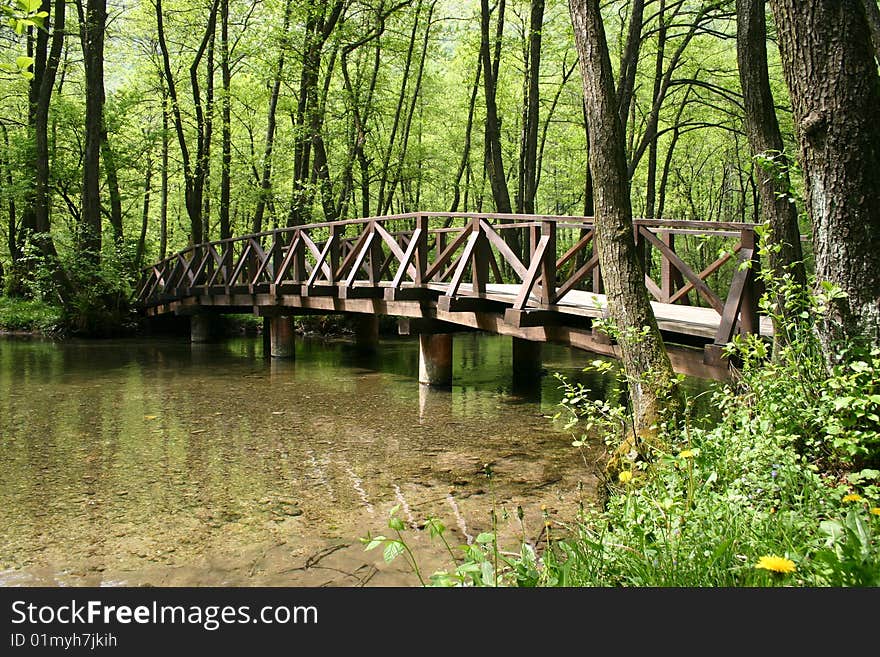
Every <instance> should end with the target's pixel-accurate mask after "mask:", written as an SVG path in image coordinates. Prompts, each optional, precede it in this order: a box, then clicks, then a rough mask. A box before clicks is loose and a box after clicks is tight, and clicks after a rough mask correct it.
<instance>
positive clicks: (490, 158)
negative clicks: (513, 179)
mask: <svg viewBox="0 0 880 657" xmlns="http://www.w3.org/2000/svg"><path fill="white" fill-rule="evenodd" d="M498 12H499V16H498V25H499V31H500V29H501V27H500V26H501V25H503V23H504V0H501V2H500V3H499V5H498ZM489 17H490V16H489V0H481V1H480V34H481V35H482V36H481V40H480V56H481V57H482V60H483V89H484V94H485V97H486V137H485V139H486V169H487V174H488V176H489V183H490V185H491V186H492V198H493V199H494V201H495V210H496V211H498V212H505V213H508V212H511V211H512V206H511V204H510V192H509V191H508V189H507V179H506V177H505V175H504V163H503V160H502V158H501V121H500V119H499V118H498V107H497V105H496V103H495V90H496V88H497V86H498V69H497V68H496V65H493V63H492V57H491V54H490V48H489ZM499 41H500V37H499V36H498V35H496V46H497V45H498V43H499ZM507 232H514V231H507Z"/></svg>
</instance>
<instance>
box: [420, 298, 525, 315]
mask: <svg viewBox="0 0 880 657" xmlns="http://www.w3.org/2000/svg"><path fill="white" fill-rule="evenodd" d="M509 307H510V304H507V303H504V302H503V301H498V300H497V299H487V298H485V297H452V296H446V295H445V294H444V295H442V296H440V297H439V298H438V299H437V309H438V310H442V311H445V312H451V313H503V312H504V311H505V310H506V309H507V308H509Z"/></svg>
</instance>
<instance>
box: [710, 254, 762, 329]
mask: <svg viewBox="0 0 880 657" xmlns="http://www.w3.org/2000/svg"><path fill="white" fill-rule="evenodd" d="M752 254H753V251H752V249H742V250H741V251H740V263H744V262H747V261H749V260H751V259H752ZM749 273H750V271H749V270H748V269H740V268H737V271H736V274H734V276H733V280H732V281H731V282H730V292H728V294H727V303H726V304H725V305H724V312H722V313H721V323H720V324H719V325H718V332H717V333H716V334H715V340H714V343H715V344H716V345H725V344H727V343H728V342H730V339H731V338H732V337H733V331H734V328H735V327H736V318H737V315H738V314H739V310H740V307H741V306H742V302H743V292H744V291H745V289H746V282H747V281H748V278H749Z"/></svg>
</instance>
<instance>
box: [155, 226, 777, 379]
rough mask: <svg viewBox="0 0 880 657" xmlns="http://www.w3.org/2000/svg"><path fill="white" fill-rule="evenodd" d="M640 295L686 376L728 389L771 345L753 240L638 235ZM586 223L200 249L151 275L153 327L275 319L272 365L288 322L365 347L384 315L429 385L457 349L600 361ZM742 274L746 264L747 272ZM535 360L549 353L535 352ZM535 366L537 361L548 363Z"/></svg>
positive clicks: (651, 230) (282, 235) (598, 295)
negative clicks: (327, 319)
mask: <svg viewBox="0 0 880 657" xmlns="http://www.w3.org/2000/svg"><path fill="white" fill-rule="evenodd" d="M635 224H636V243H637V245H638V247H639V253H640V256H641V257H642V258H643V262H644V264H645V271H646V274H645V285H646V287H647V289H648V291H649V293H650V294H651V296H652V297H653V299H654V301H653V302H652V304H653V308H654V313H655V315H656V317H657V322H658V324H659V327H660V330H661V333H662V334H663V336H664V339H665V340H666V343H667V348H668V350H669V353H670V357H671V358H672V361H673V366H674V367H675V369H676V370H677V371H680V372H684V373H687V374H691V375H695V376H700V377H704V378H716V379H724V378H726V377H727V375H728V372H729V369H728V365H727V363H726V361H725V359H724V358H723V356H722V351H721V349H722V347H723V346H724V345H725V344H726V343H727V342H729V341H730V339H731V338H732V336H733V335H734V334H735V333H737V332H742V333H757V332H760V333H761V334H762V335H770V333H771V331H772V328H771V325H770V322H769V321H768V319H767V318H765V317H759V314H758V303H757V301H758V298H759V293H760V290H759V289H758V286H757V283H758V281H757V280H756V276H755V274H756V272H757V269H758V266H759V262H758V257H757V251H756V246H755V242H756V234H755V226H754V224H746V223H720V222H703V221H673V220H648V219H641V220H636V222H635ZM593 237H594V230H593V220H592V218H591V217H559V216H539V215H514V214H504V215H501V214H484V213H448V212H420V213H412V214H401V215H389V216H383V217H369V218H364V219H353V220H349V221H338V222H333V223H315V224H309V225H305V226H296V227H290V228H279V229H277V230H272V231H267V232H263V233H259V234H253V235H245V236H242V237H236V238H232V239H227V240H220V241H215V242H209V243H204V244H198V245H195V246H191V247H189V248H187V249H184V250H183V251H180V252H179V253H176V254H174V255H172V256H170V257H168V258H165V259H164V260H162V261H160V262H157V263H156V264H154V265H152V266H150V267H147V268H145V269H144V273H143V278H142V280H141V282H140V285H139V287H138V292H137V303H138V304H139V306H140V307H141V309H142V310H143V311H144V312H145V313H146V314H147V315H148V316H157V315H162V314H165V313H174V314H178V315H190V316H191V317H192V320H191V321H192V331H193V340H194V341H198V340H200V339H202V338H204V337H205V335H206V331H207V330H208V328H209V327H208V325H207V322H208V321H209V320H208V318H209V317H210V316H211V315H212V314H217V313H220V314H224V313H254V314H257V315H262V316H264V317H266V318H268V319H267V322H268V324H269V327H270V333H271V336H272V343H271V350H272V354H273V355H274V356H291V355H292V353H293V351H292V340H293V329H292V323H291V318H292V316H295V315H302V314H334V313H354V314H355V315H356V317H358V318H359V319H360V323H359V324H358V326H359V327H360V329H359V330H358V332H357V335H358V339H359V340H361V341H363V342H365V343H369V342H370V341H371V340H375V339H376V336H377V326H378V324H377V319H378V316H380V315H390V316H396V317H398V318H400V320H399V326H400V331H401V332H402V333H417V334H419V335H420V344H421V347H422V349H421V353H422V367H421V372H420V381H422V382H423V383H430V384H440V385H446V384H448V383H450V382H451V351H452V333H454V332H457V331H462V330H483V331H489V332H492V333H497V334H502V335H510V336H512V337H513V338H514V356H515V362H514V367H516V366H517V363H516V358H517V351H519V352H520V353H521V354H530V355H528V356H522V358H523V359H524V360H528V359H531V360H532V361H533V360H534V358H535V353H536V349H535V348H534V347H535V345H536V344H540V343H542V342H553V343H558V344H563V345H568V346H570V347H574V348H578V349H584V350H588V351H591V352H596V353H599V354H605V355H611V356H613V355H615V345H614V344H613V343H612V341H611V340H609V339H608V337H607V336H606V335H604V334H603V333H602V332H601V331H600V330H599V329H598V327H596V326H594V320H595V319H597V318H600V317H603V316H604V315H605V314H606V308H605V297H604V294H603V288H602V273H601V271H600V268H599V259H598V255H597V254H596V250H595V248H594V240H593ZM745 263H748V264H745ZM537 353H539V351H538V352H537ZM538 358H539V356H538Z"/></svg>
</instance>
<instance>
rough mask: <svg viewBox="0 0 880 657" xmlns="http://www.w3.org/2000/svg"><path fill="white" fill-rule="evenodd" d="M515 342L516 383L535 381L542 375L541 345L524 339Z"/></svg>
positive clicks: (514, 368) (515, 339) (514, 364)
mask: <svg viewBox="0 0 880 657" xmlns="http://www.w3.org/2000/svg"><path fill="white" fill-rule="evenodd" d="M512 340H513V379H514V382H517V383H520V382H526V381H529V380H534V379H536V378H538V377H539V376H540V375H541V343H540V342H534V341H533V340H523V339H522V338H512Z"/></svg>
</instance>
